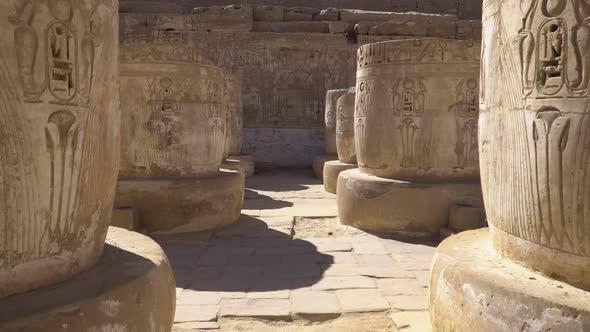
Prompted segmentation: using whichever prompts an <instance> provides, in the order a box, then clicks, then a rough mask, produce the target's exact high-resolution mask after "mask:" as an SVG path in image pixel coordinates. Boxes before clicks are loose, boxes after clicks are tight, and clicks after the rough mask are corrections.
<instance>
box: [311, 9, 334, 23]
mask: <svg viewBox="0 0 590 332" xmlns="http://www.w3.org/2000/svg"><path fill="white" fill-rule="evenodd" d="M313 19H314V20H315V21H339V20H340V9H336V8H328V9H322V11H321V12H319V13H318V14H315V15H314V16H313Z"/></svg>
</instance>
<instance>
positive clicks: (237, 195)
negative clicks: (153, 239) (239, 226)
mask: <svg viewBox="0 0 590 332" xmlns="http://www.w3.org/2000/svg"><path fill="white" fill-rule="evenodd" d="M243 202H244V181H243V180H242V176H241V174H240V173H238V172H236V171H229V170H221V171H218V172H215V173H212V174H210V175H205V176H200V177H191V178H138V179H119V182H118V184H117V194H116V196H115V206H116V207H119V206H122V207H123V206H124V207H134V208H137V209H138V210H139V219H140V223H141V226H142V227H144V228H145V229H147V230H148V231H149V232H162V233H178V232H198V231H204V230H209V229H216V228H219V227H223V226H226V225H229V224H232V223H233V222H235V221H236V220H238V218H239V217H240V213H241V211H242V204H243Z"/></svg>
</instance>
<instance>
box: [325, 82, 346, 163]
mask: <svg viewBox="0 0 590 332" xmlns="http://www.w3.org/2000/svg"><path fill="white" fill-rule="evenodd" d="M347 92H348V89H338V90H329V91H328V92H326V111H325V142H326V153H327V154H337V153H338V146H337V144H336V127H337V126H338V100H339V99H340V97H342V96H343V95H344V94H346V93H347Z"/></svg>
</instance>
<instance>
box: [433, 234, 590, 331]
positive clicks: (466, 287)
mask: <svg viewBox="0 0 590 332" xmlns="http://www.w3.org/2000/svg"><path fill="white" fill-rule="evenodd" d="M430 292H431V294H430V315H431V318H432V324H433V327H434V330H436V331H446V330H456V331H518V330H522V329H523V326H524V327H525V329H529V330H530V329H531V328H530V327H531V326H535V328H536V329H538V330H540V331H588V330H590V293H589V292H588V291H585V290H583V289H581V288H577V287H574V286H572V285H570V284H568V283H565V282H562V281H558V280H556V279H552V278H550V277H548V276H547V275H546V274H544V273H541V272H537V271H534V270H533V269H530V268H527V267H524V266H522V265H519V264H515V263H514V261H512V260H510V259H508V258H502V257H500V256H499V255H498V254H497V252H496V251H495V250H494V248H493V247H492V236H491V234H490V231H489V230H487V229H481V230H475V231H467V232H463V233H461V234H458V235H456V236H453V237H451V238H449V239H447V240H446V241H444V242H443V243H442V244H441V245H440V246H439V247H438V249H437V255H436V260H435V262H434V264H433V269H432V273H431V276H430ZM506 308H518V310H506Z"/></svg>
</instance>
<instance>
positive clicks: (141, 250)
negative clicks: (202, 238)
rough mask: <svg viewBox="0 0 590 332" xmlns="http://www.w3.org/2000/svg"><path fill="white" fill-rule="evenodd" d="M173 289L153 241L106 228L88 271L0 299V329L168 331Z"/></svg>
mask: <svg viewBox="0 0 590 332" xmlns="http://www.w3.org/2000/svg"><path fill="white" fill-rule="evenodd" d="M175 287H176V285H175V281H174V275H173V273H172V269H171V268H170V264H169V263H168V259H167V258H166V255H165V254H164V252H163V251H162V249H161V248H160V246H159V245H158V244H157V243H155V242H154V241H152V240H151V239H150V238H148V237H146V236H143V235H141V234H138V233H134V232H129V231H127V230H124V229H121V228H116V227H110V228H109V232H108V235H107V240H106V244H105V248H104V252H103V255H102V257H101V259H100V260H99V261H98V263H97V264H96V265H95V266H94V267H92V268H91V269H90V270H88V271H86V272H82V273H80V274H78V275H76V276H75V277H73V278H72V279H69V280H67V281H64V282H62V283H58V284H55V285H53V286H50V287H45V288H40V289H37V290H33V291H30V292H27V293H23V294H19V295H15V296H11V297H8V298H4V299H0V331H3V332H17V331H27V332H47V331H170V330H171V329H172V323H173V322H174V311H175V308H176V294H175V293H176V292H175Z"/></svg>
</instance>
